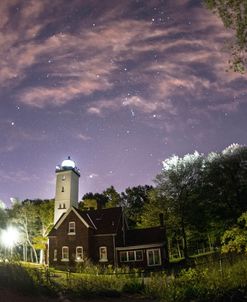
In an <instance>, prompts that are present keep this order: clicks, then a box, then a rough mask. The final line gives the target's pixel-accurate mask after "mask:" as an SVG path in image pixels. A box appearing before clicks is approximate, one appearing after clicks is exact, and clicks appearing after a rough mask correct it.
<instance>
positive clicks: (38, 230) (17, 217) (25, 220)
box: [8, 199, 54, 263]
mask: <svg viewBox="0 0 247 302" xmlns="http://www.w3.org/2000/svg"><path fill="white" fill-rule="evenodd" d="M53 211H54V200H40V199H35V200H24V201H23V202H16V203H14V204H13V206H12V208H11V209H9V211H8V215H9V220H10V221H11V222H12V223H14V224H15V225H16V226H17V227H18V229H19V232H20V233H21V241H20V243H21V244H22V245H23V248H24V246H28V247H30V260H32V255H33V256H34V258H35V262H38V255H37V251H36V250H40V262H41V263H43V262H44V259H43V258H44V257H43V256H44V249H45V245H46V243H47V239H48V237H47V236H48V233H49V231H50V230H51V227H52V225H53V216H54V212H53ZM25 258H27V255H26V256H25ZM25 260H26V259H25Z"/></svg>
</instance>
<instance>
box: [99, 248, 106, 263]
mask: <svg viewBox="0 0 247 302" xmlns="http://www.w3.org/2000/svg"><path fill="white" fill-rule="evenodd" d="M99 261H100V262H106V261H108V259H107V247H106V246H100V248H99Z"/></svg>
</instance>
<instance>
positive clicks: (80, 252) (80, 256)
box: [75, 246, 83, 261]
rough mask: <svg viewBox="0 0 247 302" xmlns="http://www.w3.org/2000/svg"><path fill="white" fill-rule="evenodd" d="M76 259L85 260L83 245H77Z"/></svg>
mask: <svg viewBox="0 0 247 302" xmlns="http://www.w3.org/2000/svg"><path fill="white" fill-rule="evenodd" d="M75 260H76V261H83V247H82V246H77V247H76V258H75Z"/></svg>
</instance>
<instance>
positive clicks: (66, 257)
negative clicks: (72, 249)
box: [62, 246, 69, 261]
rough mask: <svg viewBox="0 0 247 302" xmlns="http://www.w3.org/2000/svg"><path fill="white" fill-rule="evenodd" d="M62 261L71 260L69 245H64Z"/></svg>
mask: <svg viewBox="0 0 247 302" xmlns="http://www.w3.org/2000/svg"><path fill="white" fill-rule="evenodd" d="M62 261H69V247H68V246H63V247H62Z"/></svg>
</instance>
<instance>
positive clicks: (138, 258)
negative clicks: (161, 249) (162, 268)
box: [135, 251, 143, 261]
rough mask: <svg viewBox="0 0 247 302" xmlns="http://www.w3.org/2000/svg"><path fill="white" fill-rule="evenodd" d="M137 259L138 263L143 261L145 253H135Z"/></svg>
mask: <svg viewBox="0 0 247 302" xmlns="http://www.w3.org/2000/svg"><path fill="white" fill-rule="evenodd" d="M135 254H136V256H135V259H136V261H142V260H143V252H142V251H135Z"/></svg>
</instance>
